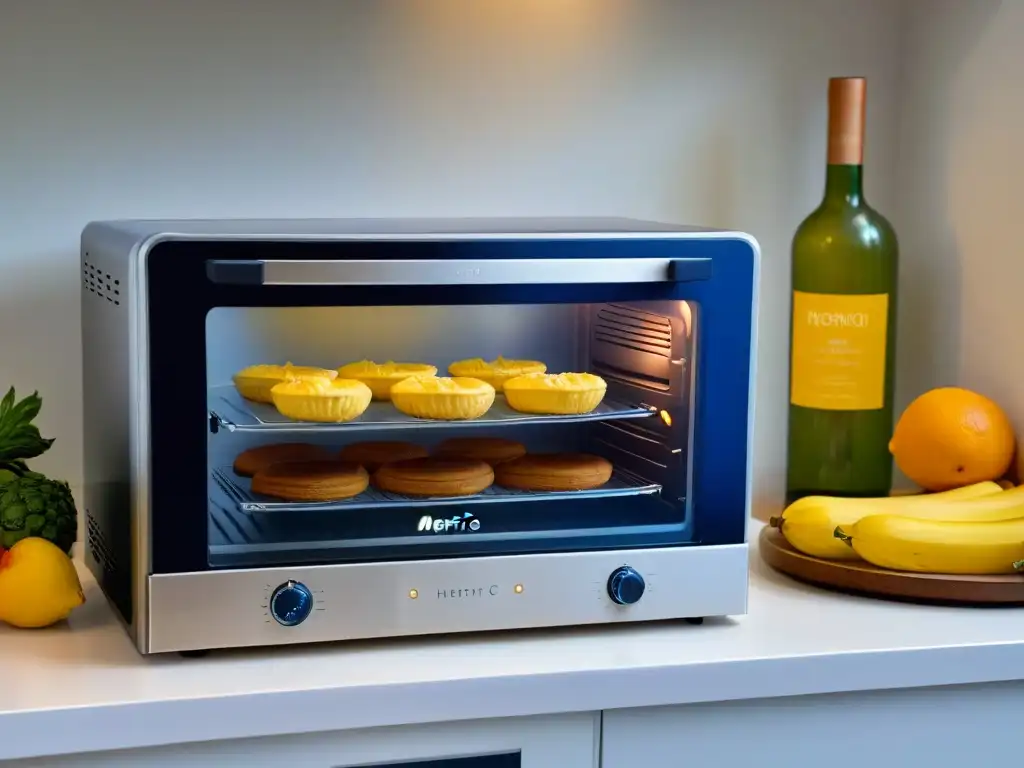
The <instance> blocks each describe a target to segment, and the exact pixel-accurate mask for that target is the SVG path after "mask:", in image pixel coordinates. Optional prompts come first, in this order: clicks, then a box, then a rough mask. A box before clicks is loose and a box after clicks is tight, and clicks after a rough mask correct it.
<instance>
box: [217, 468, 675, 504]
mask: <svg viewBox="0 0 1024 768" xmlns="http://www.w3.org/2000/svg"><path fill="white" fill-rule="evenodd" d="M213 477H214V480H215V481H216V482H217V484H218V485H219V486H220V488H221V490H222V491H224V493H225V494H226V495H227V496H228V498H229V499H230V500H231V501H232V502H233V503H234V504H235V505H236V506H237V508H238V509H239V511H241V512H247V513H254V512H255V513H270V512H303V511H305V512H333V511H339V512H340V511H344V510H350V509H353V510H354V509H380V508H386V507H438V506H447V505H451V504H457V505H459V506H461V505H463V504H494V503H501V502H509V501H514V502H524V501H552V500H554V499H594V498H609V497H613V496H639V495H643V494H654V493H659V492H660V491H661V486H660V485H657V484H654V483H651V482H650V481H648V480H644V479H642V478H640V477H638V476H636V475H633V474H631V473H629V472H626V471H623V470H616V471H615V474H613V475H612V479H611V480H609V481H608V482H607V483H606V484H605V485H604V486H602V487H601V488H595V489H593V490H589V491H559V492H538V491H517V490H510V489H507V488H501V487H499V486H496V485H492V486H491V487H490V488H488V489H487V490H486V491H484V492H483V493H478V494H476V495H475V496H455V497H445V498H413V497H410V496H402V495H401V494H397V493H386V492H384V491H378V490H377V489H375V488H368V489H366V490H365V491H364V492H363V493H361V494H359V495H358V496H354V497H353V498H351V499H342V500H340V501H332V502H291V501H278V500H275V499H265V498H263V497H260V496H256V495H254V494H253V493H252V491H251V490H250V487H249V481H248V480H244V479H242V478H239V477H235V476H234V473H233V472H232V471H231V469H230V468H227V467H226V468H222V469H214V470H213Z"/></svg>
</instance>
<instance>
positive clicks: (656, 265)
mask: <svg viewBox="0 0 1024 768" xmlns="http://www.w3.org/2000/svg"><path fill="white" fill-rule="evenodd" d="M206 274H207V276H208V277H209V278H210V280H211V281H212V282H214V283H218V284H220V285H247V286H258V285H291V286H300V285H309V286H315V285H367V286H370V285H553V284H586V283H688V282H695V281H699V280H710V279H711V259H708V258H698V259H478V260H474V261H466V260H452V259H444V260H442V259H438V260H415V259H388V260H379V261H374V260H361V261H356V260H353V261H291V260H263V261H229V260H226V259H211V260H208V261H207V262H206Z"/></svg>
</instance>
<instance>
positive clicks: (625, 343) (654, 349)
mask: <svg viewBox="0 0 1024 768" xmlns="http://www.w3.org/2000/svg"><path fill="white" fill-rule="evenodd" d="M594 338H595V339H596V340H598V341H602V342H604V343H606V344H611V345H615V346H620V347H625V348H627V349H633V350H636V351H638V352H644V353H646V354H649V355H657V356H659V357H664V358H666V359H668V358H669V357H671V356H672V323H671V322H669V319H668V318H667V317H662V316H660V315H654V314H651V313H650V312H642V311H640V310H637V309H632V308H631V307H624V306H621V305H619V304H609V305H606V306H605V307H603V308H601V309H599V310H597V318H596V320H595V322H594Z"/></svg>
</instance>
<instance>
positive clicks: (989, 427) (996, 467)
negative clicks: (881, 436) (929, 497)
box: [889, 387, 1016, 491]
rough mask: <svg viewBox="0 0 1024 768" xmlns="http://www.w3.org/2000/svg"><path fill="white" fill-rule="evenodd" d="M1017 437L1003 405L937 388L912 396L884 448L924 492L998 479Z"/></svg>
mask: <svg viewBox="0 0 1024 768" xmlns="http://www.w3.org/2000/svg"><path fill="white" fill-rule="evenodd" d="M1015 445H1016V440H1015V439H1014V436H1013V427H1012V426H1011V425H1010V420H1009V419H1008V418H1007V416H1006V414H1005V413H1004V412H1003V409H1002V408H1000V407H999V406H998V405H996V404H995V403H994V402H992V401H991V400H989V399H988V398H987V397H985V396H984V395H979V394H978V393H977V392H971V391H970V390H968V389H961V388H959V387H941V388H939V389H933V390H931V391H929V392H925V393H924V394H923V395H921V396H920V397H918V398H917V399H916V400H914V401H913V402H912V403H911V404H910V405H908V406H907V409H906V410H905V411H904V412H903V415H902V416H900V418H899V421H898V422H896V429H895V431H894V432H893V436H892V440H890V441H889V452H890V453H891V454H892V455H893V458H894V459H895V460H896V466H898V467H899V468H900V470H901V471H902V472H903V474H905V475H906V476H907V477H909V478H910V479H911V480H913V481H914V482H915V483H917V484H918V485H920V486H921V487H922V488H924V489H925V490H928V491H946V490H949V489H950V488H959V487H960V486H963V485H970V484H971V483H980V482H981V481H983V480H998V479H999V478H1001V477H1002V476H1003V475H1005V474H1006V470H1007V469H1009V467H1010V462H1012V461H1013V457H1014V447H1015Z"/></svg>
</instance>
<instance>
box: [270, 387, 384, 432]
mask: <svg viewBox="0 0 1024 768" xmlns="http://www.w3.org/2000/svg"><path fill="white" fill-rule="evenodd" d="M270 395H271V397H273V398H274V407H275V408H277V410H278V411H279V412H280V413H281V414H282V415H283V416H287V417H288V418H289V419H295V420H296V421H322V422H341V421H352V419H355V418H358V417H359V416H361V415H362V414H363V411H365V410H366V408H367V406H368V405H369V404H370V400H371V398H372V397H373V393H372V392H370V388H369V387H368V386H366V385H365V384H363V382H361V381H356V380H355V379H329V378H327V377H326V376H321V377H320V378H309V379H295V380H293V381H286V382H283V383H281V384H276V385H274V388H273V389H271V390H270Z"/></svg>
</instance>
